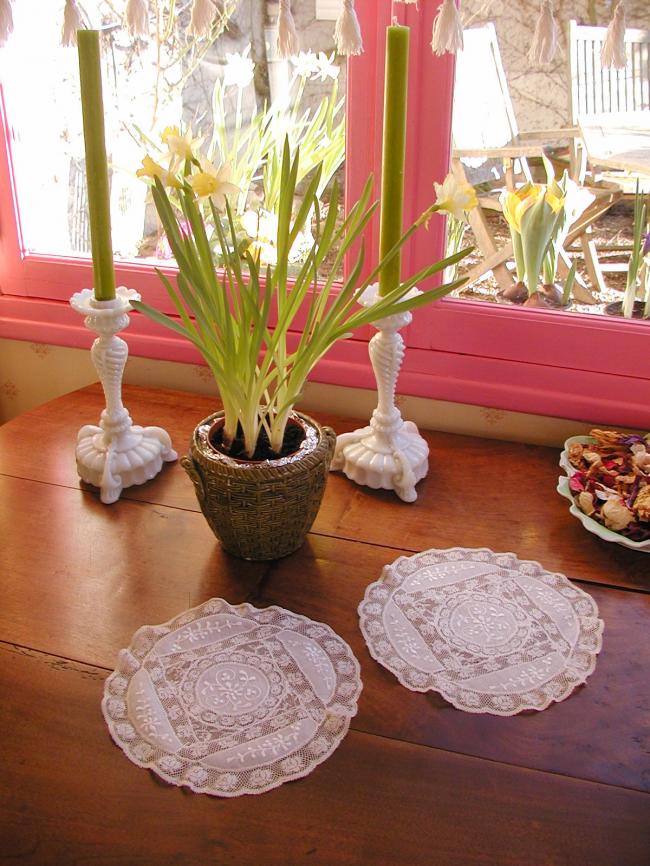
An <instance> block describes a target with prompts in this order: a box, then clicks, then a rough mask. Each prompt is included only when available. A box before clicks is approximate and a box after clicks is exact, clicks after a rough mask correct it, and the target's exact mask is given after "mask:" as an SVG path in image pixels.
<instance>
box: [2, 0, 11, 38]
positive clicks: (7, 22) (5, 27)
mask: <svg viewBox="0 0 650 866" xmlns="http://www.w3.org/2000/svg"><path fill="white" fill-rule="evenodd" d="M13 29H14V16H13V14H12V12H11V0H0V45H4V44H5V42H6V41H7V39H8V38H9V34H10V33H11V32H12V31H13Z"/></svg>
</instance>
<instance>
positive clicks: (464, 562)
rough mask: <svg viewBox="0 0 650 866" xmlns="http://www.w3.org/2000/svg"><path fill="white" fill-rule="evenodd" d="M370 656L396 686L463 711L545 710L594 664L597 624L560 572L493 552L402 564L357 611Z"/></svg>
mask: <svg viewBox="0 0 650 866" xmlns="http://www.w3.org/2000/svg"><path fill="white" fill-rule="evenodd" d="M359 616H360V619H361V630H362V632H363V635H364V637H365V639H366V643H367V644H368V648H369V650H370V654H371V655H372V657H373V658H374V659H376V660H377V661H378V662H380V663H381V664H382V665H383V666H384V667H386V668H388V670H389V671H392V672H393V673H394V674H395V676H396V677H397V678H398V679H399V681H400V682H401V683H402V685H404V686H406V687H407V688H409V689H411V690H413V691H418V692H426V691H429V690H433V691H436V692H440V694H441V695H442V696H443V697H444V698H446V699H447V700H448V701H449V702H450V703H452V704H453V705H454V706H455V707H457V708H458V709H460V710H465V711H467V712H470V713H494V714H495V715H499V716H511V715H514V714H515V713H519V712H521V711H522V710H530V709H535V710H543V709H545V708H546V707H547V706H548V705H549V704H550V703H551V701H561V700H563V699H564V698H566V697H567V696H568V695H570V694H571V692H572V691H573V689H574V688H575V687H576V686H578V685H580V684H581V683H584V682H585V680H586V679H587V677H588V676H589V675H590V674H591V673H592V672H593V670H594V667H595V666H596V655H597V654H598V653H599V652H600V648H601V645H602V632H603V622H602V620H600V619H599V618H598V608H597V607H596V603H595V602H594V600H593V599H592V598H591V596H589V595H587V593H586V592H583V591H582V590H581V589H578V587H576V586H574V585H573V584H572V583H570V582H569V581H568V580H567V578H566V577H565V576H564V575H563V574H551V573H549V572H547V571H545V570H544V569H543V568H542V566H541V565H540V564H539V563H538V562H523V561H520V560H518V559H517V557H516V556H515V555H514V554H513V553H493V552H492V551H491V550H486V549H481V550H469V549H466V548H461V547H456V548H453V549H451V550H427V551H424V552H423V553H418V554H416V555H415V556H410V557H400V558H399V559H397V560H396V561H395V562H394V563H393V564H392V565H388V566H386V568H385V569H384V571H383V573H382V576H381V578H380V580H378V581H377V582H375V583H372V584H370V586H369V587H368V589H367V590H366V595H365V598H364V600H363V601H362V602H361V604H360V605H359Z"/></svg>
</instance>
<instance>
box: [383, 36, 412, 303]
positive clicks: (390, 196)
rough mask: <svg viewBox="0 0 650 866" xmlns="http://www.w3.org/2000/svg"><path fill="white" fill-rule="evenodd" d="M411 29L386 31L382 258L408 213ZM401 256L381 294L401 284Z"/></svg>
mask: <svg viewBox="0 0 650 866" xmlns="http://www.w3.org/2000/svg"><path fill="white" fill-rule="evenodd" d="M408 66H409V28H408V27H402V26H401V25H399V24H393V25H392V26H391V27H388V29H387V31H386V81H385V84H384V146H383V152H382V174H381V219H380V228H379V257H380V260H381V259H383V258H384V256H385V255H387V254H388V253H389V252H390V251H391V250H392V249H393V247H394V246H395V244H396V243H397V242H398V241H399V239H400V238H401V236H402V231H403V228H402V220H403V213H404V161H405V156H406V108H407V102H408ZM400 265H401V256H400V254H399V253H398V254H397V255H396V256H395V257H394V258H393V259H391V261H390V262H388V264H387V265H385V266H384V267H383V268H382V269H381V272H380V274H379V294H380V295H386V294H388V292H390V291H392V290H393V289H395V288H396V287H397V286H398V285H399V283H400V275H401V268H400Z"/></svg>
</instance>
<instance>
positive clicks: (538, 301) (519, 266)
mask: <svg viewBox="0 0 650 866" xmlns="http://www.w3.org/2000/svg"><path fill="white" fill-rule="evenodd" d="M544 164H545V168H546V174H547V183H546V184H538V183H525V184H524V185H523V186H521V187H519V188H518V189H516V190H505V191H504V192H503V193H502V194H501V199H500V201H501V206H502V208H503V215H504V217H505V219H506V222H507V223H508V227H509V229H510V237H511V239H512V248H513V253H514V259H515V269H516V274H517V282H516V283H515V284H514V285H513V286H512V288H511V289H508V290H506V291H505V292H504V293H503V296H504V298H506V300H509V301H513V302H514V303H517V304H524V305H525V306H528V307H546V308H557V307H561V306H565V305H566V304H567V303H568V299H569V295H570V293H571V289H572V287H573V283H574V280H575V270H576V269H575V267H572V269H571V271H570V273H569V276H568V277H567V280H566V282H565V285H564V286H561V285H558V284H557V283H556V275H557V266H558V259H559V256H560V252H561V250H562V246H563V244H564V241H565V240H566V237H567V234H568V232H569V228H570V227H571V225H572V224H573V223H574V222H575V220H576V219H577V218H578V216H579V215H580V214H581V213H582V211H583V210H584V209H585V207H586V206H587V204H588V202H589V199H590V196H588V195H587V196H585V195H583V191H581V190H580V188H579V187H578V185H577V184H576V183H575V182H574V181H572V180H571V179H570V178H569V176H568V172H566V171H565V172H564V174H563V175H562V177H561V178H560V180H559V181H557V180H555V177H554V175H553V169H552V166H551V164H550V163H549V162H548V160H546V159H545V160H544ZM540 276H541V278H542V285H541V288H540V287H539V279H540Z"/></svg>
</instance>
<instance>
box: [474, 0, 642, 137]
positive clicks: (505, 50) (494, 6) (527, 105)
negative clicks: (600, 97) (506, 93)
mask: <svg viewBox="0 0 650 866" xmlns="http://www.w3.org/2000/svg"><path fill="white" fill-rule="evenodd" d="M625 5H626V10H627V26H628V27H638V28H641V29H650V2H648V0H626V4H625ZM554 8H555V17H556V20H557V22H558V24H559V25H560V30H561V33H560V43H559V50H558V52H557V55H556V57H555V60H554V61H553V63H552V64H551V65H550V66H549V67H548V68H546V69H532V68H531V66H530V63H529V61H528V50H529V47H530V42H531V40H532V36H533V33H534V30H535V24H536V22H537V17H538V14H539V0H462V14H463V22H464V26H466V27H467V26H472V25H475V24H483V23H485V22H488V21H492V22H493V23H494V25H495V27H496V31H497V36H498V40H499V48H500V51H501V59H502V61H503V65H504V68H505V72H506V77H507V79H508V85H509V88H510V96H511V98H512V101H513V105H514V109H515V116H516V117H517V122H518V125H519V128H520V130H530V131H533V130H536V129H553V128H557V127H558V126H566V125H567V124H568V123H569V93H570V78H569V55H568V48H567V37H568V32H569V21H570V20H571V19H574V20H576V21H578V22H579V23H580V24H596V25H599V26H607V24H608V23H609V21H610V18H611V8H612V4H611V3H610V2H609V0H555V4H554Z"/></svg>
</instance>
